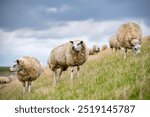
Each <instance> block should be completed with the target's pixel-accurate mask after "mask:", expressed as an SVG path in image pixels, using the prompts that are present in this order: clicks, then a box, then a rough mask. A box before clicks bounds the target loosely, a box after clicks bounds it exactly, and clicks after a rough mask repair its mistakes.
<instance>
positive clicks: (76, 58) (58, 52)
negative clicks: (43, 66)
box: [48, 40, 89, 84]
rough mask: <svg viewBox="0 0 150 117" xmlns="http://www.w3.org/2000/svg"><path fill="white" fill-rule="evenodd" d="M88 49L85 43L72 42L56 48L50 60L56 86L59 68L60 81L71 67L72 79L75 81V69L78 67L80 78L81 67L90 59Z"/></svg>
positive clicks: (49, 63)
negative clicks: (62, 75) (64, 72)
mask: <svg viewBox="0 0 150 117" xmlns="http://www.w3.org/2000/svg"><path fill="white" fill-rule="evenodd" d="M88 54H89V53H88V49H87V47H86V44H85V43H84V42H83V41H80V40H76V41H70V42H67V43H65V44H62V45H60V46H58V47H56V48H54V49H53V50H52V51H51V53H50V56H49V58H48V65H49V67H50V69H51V70H52V71H53V72H54V84H56V72H57V69H58V68H59V69H60V71H59V75H58V81H59V80H60V76H61V74H62V72H63V71H66V70H67V68H68V67H69V66H70V67H71V77H70V79H73V71H74V67H75V66H77V75H78V77H79V69H80V65H82V64H84V63H85V62H86V60H87V58H88Z"/></svg>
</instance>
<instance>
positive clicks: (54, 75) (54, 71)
mask: <svg viewBox="0 0 150 117" xmlns="http://www.w3.org/2000/svg"><path fill="white" fill-rule="evenodd" d="M54 84H56V70H55V71H54Z"/></svg>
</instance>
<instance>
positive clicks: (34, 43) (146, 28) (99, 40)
mask: <svg viewBox="0 0 150 117" xmlns="http://www.w3.org/2000/svg"><path fill="white" fill-rule="evenodd" d="M149 5H150V0H0V66H10V65H11V64H12V63H13V62H14V61H15V60H16V59H17V58H19V57H21V56H33V57H36V58H37V59H39V60H40V62H41V63H42V64H44V65H47V58H48V56H49V53H50V50H51V49H52V48H53V47H56V46H58V45H59V44H62V43H65V42H67V41H69V40H76V39H81V40H84V41H85V42H86V43H87V45H88V47H92V45H93V44H97V45H99V46H101V45H102V44H104V43H106V44H108V39H109V37H110V36H111V35H114V34H115V33H116V31H117V29H118V27H119V26H120V25H121V24H123V23H125V22H129V21H132V22H136V23H138V24H139V25H140V26H141V28H142V30H143V36H145V35H150V20H149V19H150V10H149Z"/></svg>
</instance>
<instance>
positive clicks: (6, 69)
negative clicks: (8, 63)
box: [0, 67, 9, 76]
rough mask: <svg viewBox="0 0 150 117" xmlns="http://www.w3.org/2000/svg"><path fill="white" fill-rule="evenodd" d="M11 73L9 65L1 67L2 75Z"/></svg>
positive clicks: (0, 74)
mask: <svg viewBox="0 0 150 117" xmlns="http://www.w3.org/2000/svg"><path fill="white" fill-rule="evenodd" d="M7 74H9V67H0V76H3V75H7Z"/></svg>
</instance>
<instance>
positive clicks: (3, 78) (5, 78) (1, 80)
mask: <svg viewBox="0 0 150 117" xmlns="http://www.w3.org/2000/svg"><path fill="white" fill-rule="evenodd" d="M13 78H14V76H12V75H10V76H0V85H3V86H4V84H7V83H10V82H11V81H12V79H13Z"/></svg>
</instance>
